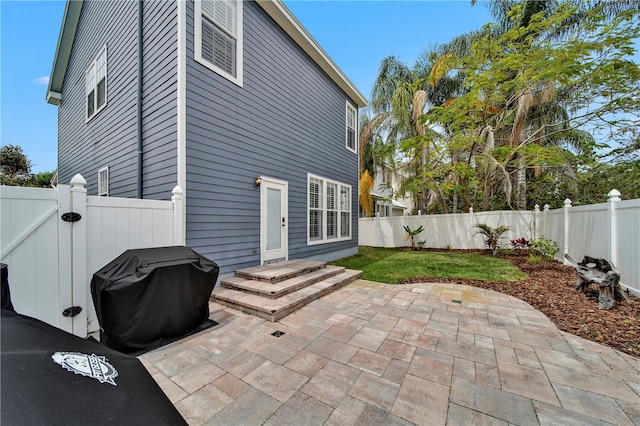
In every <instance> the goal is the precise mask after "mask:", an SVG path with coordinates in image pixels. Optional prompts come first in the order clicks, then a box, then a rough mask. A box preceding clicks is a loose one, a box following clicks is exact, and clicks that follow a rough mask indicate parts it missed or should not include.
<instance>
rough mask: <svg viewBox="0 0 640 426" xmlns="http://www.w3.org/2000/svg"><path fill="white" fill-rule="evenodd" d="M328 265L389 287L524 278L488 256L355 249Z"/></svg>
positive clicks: (515, 269)
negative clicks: (417, 281)
mask: <svg viewBox="0 0 640 426" xmlns="http://www.w3.org/2000/svg"><path fill="white" fill-rule="evenodd" d="M332 264H333V265H338V266H344V267H346V268H348V269H357V270H360V271H363V272H364V275H363V276H362V279H365V280H370V281H377V282H381V283H390V284H397V283H398V282H399V281H400V280H401V279H403V278H413V277H424V276H429V277H460V278H472V279H477V280H487V281H518V280H522V279H524V278H526V276H527V275H526V274H525V273H524V272H522V271H521V270H520V269H518V267H516V266H515V265H514V264H512V263H511V262H509V261H506V260H504V259H499V258H495V257H491V256H484V255H479V254H474V253H455V252H425V251H405V250H397V249H393V248H377V247H359V248H358V254H357V255H355V256H351V257H347V258H344V259H340V260H338V261H336V262H332Z"/></svg>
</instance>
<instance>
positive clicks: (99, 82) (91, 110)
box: [85, 45, 107, 121]
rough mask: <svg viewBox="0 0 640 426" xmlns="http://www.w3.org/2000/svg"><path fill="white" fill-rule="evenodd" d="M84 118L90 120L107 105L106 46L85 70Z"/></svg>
mask: <svg viewBox="0 0 640 426" xmlns="http://www.w3.org/2000/svg"><path fill="white" fill-rule="evenodd" d="M85 94H86V96H85V100H86V106H87V117H86V120H87V121H89V120H91V119H92V118H93V117H94V116H95V115H96V114H97V113H99V112H100V111H102V109H103V108H104V107H105V106H106V105H107V46H106V45H105V46H104V47H103V48H102V49H100V52H99V53H98V56H96V57H95V59H94V60H93V61H92V62H91V64H89V67H88V68H87V71H86V72H85Z"/></svg>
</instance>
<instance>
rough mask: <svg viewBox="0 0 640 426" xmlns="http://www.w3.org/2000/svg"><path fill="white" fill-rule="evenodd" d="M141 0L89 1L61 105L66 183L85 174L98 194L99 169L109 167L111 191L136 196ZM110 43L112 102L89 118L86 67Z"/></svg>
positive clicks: (62, 163)
mask: <svg viewBox="0 0 640 426" xmlns="http://www.w3.org/2000/svg"><path fill="white" fill-rule="evenodd" d="M135 40H136V3H135V2H103V1H86V2H85V3H84V5H83V8H82V14H81V17H80V23H79V25H78V29H77V32H76V37H75V41H74V45H73V50H72V53H71V58H70V62H69V67H68V69H67V73H66V75H65V80H64V84H63V90H62V102H61V104H60V106H59V107H58V128H59V131H58V168H59V180H60V182H61V183H68V182H69V181H70V180H71V178H72V177H73V175H74V174H76V173H80V174H82V175H83V176H84V177H85V179H86V180H87V190H88V193H89V194H92V195H95V194H97V172H98V170H99V169H100V168H101V167H104V166H109V174H110V182H109V183H110V185H109V192H110V194H111V195H117V196H128V197H131V196H135V193H136V188H135V175H136V170H135V169H136V144H135V141H136V124H135V118H136V96H135V94H136V90H135V87H136V86H135V85H136V79H135V69H136V44H135ZM105 44H106V45H107V105H106V107H105V108H104V109H103V110H102V111H100V112H99V113H98V114H97V115H96V116H94V117H93V119H92V120H91V121H89V122H86V121H85V117H86V106H85V102H86V100H85V72H86V70H87V68H88V66H89V64H90V63H91V62H92V61H93V60H94V59H95V57H96V55H97V54H98V52H99V51H100V49H101V48H102V47H103V46H104V45H105Z"/></svg>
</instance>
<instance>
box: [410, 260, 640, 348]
mask: <svg viewBox="0 0 640 426" xmlns="http://www.w3.org/2000/svg"><path fill="white" fill-rule="evenodd" d="M422 250H433V249H422ZM438 251H441V250H438ZM452 251H454V252H467V253H468V252H475V253H482V254H487V253H488V252H487V251H486V250H452ZM487 255H489V256H490V255H491V254H490V253H488V254H487ZM497 257H500V258H503V259H506V260H509V261H510V262H512V263H513V264H515V265H516V266H518V267H519V268H520V269H521V270H522V271H524V272H525V273H527V275H528V277H527V278H526V279H525V280H522V281H510V282H506V281H498V282H497V281H483V280H473V279H466V278H442V277H415V278H408V279H405V280H402V281H401V284H409V283H418V282H445V283H456V284H466V285H470V286H473V287H480V288H484V289H488V290H494V291H498V292H500V293H504V294H508V295H509V296H513V297H516V298H518V299H520V300H524V301H525V302H527V303H529V304H530V305H532V306H533V307H535V308H536V309H538V310H539V311H541V312H542V313H544V314H545V315H546V316H547V317H548V318H549V319H550V320H551V321H552V322H553V323H554V324H555V325H556V326H557V327H558V328H559V329H560V330H563V331H566V332H568V333H571V334H574V335H576V336H580V337H583V338H585V339H588V340H591V341H594V342H598V343H601V344H603V345H607V346H610V347H612V348H615V349H618V350H620V351H622V352H625V353H627V354H630V355H633V356H636V357H640V298H638V297H635V296H634V295H633V294H627V295H628V300H627V301H616V304H615V305H614V306H613V308H611V309H610V310H604V309H598V290H597V286H594V285H592V288H590V289H589V290H588V291H587V294H583V293H582V292H580V291H578V290H575V289H574V287H575V284H576V280H577V274H576V271H575V269H574V268H573V267H571V266H565V265H563V264H561V263H559V262H556V261H550V262H542V263H539V264H532V263H529V262H527V256H526V255H525V254H507V255H504V254H503V255H501V254H498V255H497ZM623 280H624V277H623Z"/></svg>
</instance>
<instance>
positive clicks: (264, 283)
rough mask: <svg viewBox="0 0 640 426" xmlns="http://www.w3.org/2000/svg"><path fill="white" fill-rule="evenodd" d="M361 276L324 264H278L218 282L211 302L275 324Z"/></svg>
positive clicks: (303, 261) (248, 270)
mask: <svg viewBox="0 0 640 426" xmlns="http://www.w3.org/2000/svg"><path fill="white" fill-rule="evenodd" d="M361 275H362V272H361V271H354V270H350V269H345V268H342V267H337V266H331V265H329V266H327V264H326V263H324V262H313V261H308V260H290V261H285V262H277V263H272V264H268V265H264V266H258V267H252V268H247V269H243V270H239V271H236V276H235V277H233V278H230V279H227V280H223V281H221V287H219V288H216V289H214V290H213V293H212V294H211V300H213V301H214V302H217V303H220V304H222V305H225V306H228V307H230V308H233V309H237V310H240V311H243V312H246V313H249V314H253V315H256V316H259V317H261V318H264V319H267V320H269V321H278V320H279V319H281V318H283V317H285V316H287V315H289V314H290V313H292V312H295V311H296V310H298V309H300V308H301V307H303V306H305V305H306V304H308V303H311V302H313V301H314V300H316V299H318V298H320V297H322V296H325V295H326V294H329V293H330V292H332V291H333V290H336V289H338V288H340V287H343V286H345V285H347V284H349V283H350V282H352V281H354V280H356V279H358V278H359V277H360V276H361Z"/></svg>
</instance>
